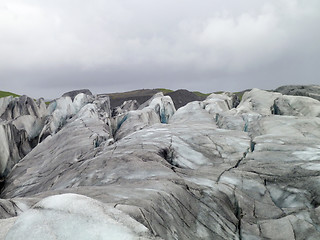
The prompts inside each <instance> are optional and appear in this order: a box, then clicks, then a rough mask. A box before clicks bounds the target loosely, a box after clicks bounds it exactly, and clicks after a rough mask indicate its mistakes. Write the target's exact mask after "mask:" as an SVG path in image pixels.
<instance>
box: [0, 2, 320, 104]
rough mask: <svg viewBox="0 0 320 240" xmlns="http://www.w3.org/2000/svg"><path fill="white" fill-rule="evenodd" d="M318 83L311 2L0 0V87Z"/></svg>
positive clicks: (101, 89)
mask: <svg viewBox="0 0 320 240" xmlns="http://www.w3.org/2000/svg"><path fill="white" fill-rule="evenodd" d="M286 84H320V1H319V0H241V1H239V0H92V1H88V0H20V1H19V0H0V89H1V90H6V91H13V92H17V93H19V94H27V95H29V96H32V97H36V98H38V97H45V98H55V97H59V96H60V95H62V94H63V93H64V92H66V91H69V90H74V89H80V88H89V89H90V90H91V91H92V92H93V93H108V92H118V91H126V90H133V89H140V88H160V87H161V88H170V89H174V90H176V89H182V88H184V89H189V90H199V91H202V92H213V91H218V90H228V91H237V90H243V89H246V88H253V87H257V88H262V89H274V88H276V87H278V86H281V85H286Z"/></svg>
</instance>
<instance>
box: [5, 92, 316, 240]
mask: <svg viewBox="0 0 320 240" xmlns="http://www.w3.org/2000/svg"><path fill="white" fill-rule="evenodd" d="M31 100H32V101H31ZM31 100H30V98H28V97H26V96H23V97H20V98H12V97H7V98H4V99H0V113H1V121H0V139H1V141H0V160H1V161H0V176H1V178H0V179H2V180H1V184H2V188H1V193H0V197H1V198H0V224H1V228H0V239H7V240H10V239H20V238H24V239H88V238H90V239H248V240H249V239H319V238H320V167H319V166H320V140H319V139H320V119H319V106H320V102H319V101H318V100H317V99H315V98H311V97H308V96H289V95H284V94H282V93H279V92H271V91H264V90H260V89H252V90H251V91H247V92H246V93H245V94H244V95H243V97H242V99H241V101H240V99H239V98H238V97H237V96H235V95H234V94H232V93H228V92H224V93H221V94H211V95H209V96H208V97H207V98H206V99H205V100H204V101H194V102H190V103H188V104H187V105H185V106H183V107H180V108H179V109H176V108H175V105H174V102H173V101H172V99H171V98H170V97H169V96H164V95H163V94H162V93H158V94H156V95H154V96H153V97H152V98H151V99H150V100H148V101H147V102H145V103H144V104H141V105H139V104H137V102H135V101H133V100H131V101H127V102H125V103H124V104H122V105H121V106H118V107H116V108H115V109H113V110H112V109H110V99H109V97H108V96H107V95H105V94H100V95H92V94H91V92H89V91H76V92H73V93H69V94H65V95H63V96H62V97H61V98H59V99H56V100H54V101H53V102H51V103H50V104H49V105H48V106H46V105H43V103H44V102H43V100H39V101H34V100H33V99H31Z"/></svg>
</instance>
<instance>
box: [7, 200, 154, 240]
mask: <svg viewBox="0 0 320 240" xmlns="http://www.w3.org/2000/svg"><path fill="white" fill-rule="evenodd" d="M26 232H28V234H26ZM11 239H12V240H13V239H14V240H16V239H26V240H27V239H32V240H37V239H39V240H40V239H41V240H42V239H48V240H49V239H151V236H149V233H148V229H147V228H146V227H145V226H143V225H142V224H140V223H138V222H137V221H135V220H134V219H132V218H131V217H129V216H128V215H126V214H124V213H123V212H121V211H119V210H117V209H114V208H113V207H111V206H108V205H105V204H103V203H101V202H99V201H97V200H93V199H91V198H89V197H86V196H81V195H77V194H62V195H55V196H51V197H48V198H45V199H43V200H41V201H40V202H39V203H37V204H36V205H35V206H33V208H32V209H30V210H27V211H26V212H25V213H23V214H22V215H20V216H19V218H18V219H17V221H16V222H15V224H14V225H13V227H12V228H11V229H10V230H9V232H8V234H7V235H6V240H11Z"/></svg>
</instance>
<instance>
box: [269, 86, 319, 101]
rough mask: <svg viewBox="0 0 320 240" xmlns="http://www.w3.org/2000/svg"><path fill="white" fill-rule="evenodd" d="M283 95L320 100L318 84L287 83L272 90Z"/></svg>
mask: <svg viewBox="0 0 320 240" xmlns="http://www.w3.org/2000/svg"><path fill="white" fill-rule="evenodd" d="M274 91H275V92H279V93H282V94H284V95H294V96H305V97H311V98H314V99H316V100H318V101H320V86H319V85H288V86H282V87H279V88H277V89H275V90H274Z"/></svg>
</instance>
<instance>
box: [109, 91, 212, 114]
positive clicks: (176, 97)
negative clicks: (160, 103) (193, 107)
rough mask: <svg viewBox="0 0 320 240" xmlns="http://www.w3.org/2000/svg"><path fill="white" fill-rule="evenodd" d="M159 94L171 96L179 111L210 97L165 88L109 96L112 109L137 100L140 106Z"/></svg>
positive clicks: (110, 94)
mask: <svg viewBox="0 0 320 240" xmlns="http://www.w3.org/2000/svg"><path fill="white" fill-rule="evenodd" d="M158 92H163V94H164V95H168V96H170V97H171V98H172V101H173V102H174V104H175V107H176V108H177V109H178V108H180V107H182V106H184V105H186V104H187V103H189V102H192V101H203V100H204V99H205V98H206V97H207V96H208V94H204V93H200V92H190V91H188V90H185V89H179V90H177V91H173V90H170V89H164V88H157V89H140V90H134V91H129V92H122V93H109V94H108V95H109V97H110V104H111V108H115V107H117V106H120V105H121V104H122V103H123V102H124V101H128V100H136V101H137V102H138V103H139V104H142V103H144V102H145V101H147V100H148V99H150V98H151V97H152V96H153V95H154V94H156V93H158Z"/></svg>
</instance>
